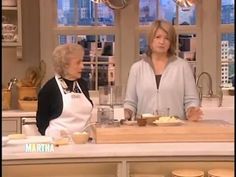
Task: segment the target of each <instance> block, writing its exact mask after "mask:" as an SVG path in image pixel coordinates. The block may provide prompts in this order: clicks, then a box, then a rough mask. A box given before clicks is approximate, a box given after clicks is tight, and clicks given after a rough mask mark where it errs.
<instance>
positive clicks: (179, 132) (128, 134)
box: [95, 120, 234, 144]
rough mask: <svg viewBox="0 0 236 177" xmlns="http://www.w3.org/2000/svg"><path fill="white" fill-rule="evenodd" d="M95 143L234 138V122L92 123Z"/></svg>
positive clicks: (223, 139) (222, 139)
mask: <svg viewBox="0 0 236 177" xmlns="http://www.w3.org/2000/svg"><path fill="white" fill-rule="evenodd" d="M95 138H96V143H98V144H103V143H104V144H105V143H107V144H108V143H111V144H115V143H157V142H233V141H234V126H233V125H231V124H229V123H227V122H225V121H222V120H202V121H199V122H190V121H185V123H184V124H182V125H178V126H157V125H147V126H145V127H139V126H138V125H133V126H128V125H122V126H120V127H95Z"/></svg>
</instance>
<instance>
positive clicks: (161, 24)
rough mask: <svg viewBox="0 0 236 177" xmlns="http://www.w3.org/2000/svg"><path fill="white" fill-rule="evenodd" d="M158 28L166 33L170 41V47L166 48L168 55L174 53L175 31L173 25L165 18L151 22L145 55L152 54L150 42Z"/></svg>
mask: <svg viewBox="0 0 236 177" xmlns="http://www.w3.org/2000/svg"><path fill="white" fill-rule="evenodd" d="M158 29H162V30H164V31H165V32H166V33H167V36H168V39H169V41H170V48H169V49H168V51H167V53H168V56H173V55H175V50H176V32H175V28H174V26H173V25H172V24H171V23H169V22H168V21H165V20H156V21H154V22H153V24H152V26H151V30H150V32H149V36H148V49H147V52H146V53H147V55H148V56H149V57H151V55H152V49H151V47H150V46H151V43H152V42H153V40H154V38H155V35H156V32H157V30H158Z"/></svg>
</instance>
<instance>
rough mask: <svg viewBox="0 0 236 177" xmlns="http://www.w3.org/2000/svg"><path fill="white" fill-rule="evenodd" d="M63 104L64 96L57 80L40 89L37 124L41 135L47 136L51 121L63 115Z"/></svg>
mask: <svg viewBox="0 0 236 177" xmlns="http://www.w3.org/2000/svg"><path fill="white" fill-rule="evenodd" d="M62 104H63V103H62V95H61V93H60V90H59V88H58V85H57V83H56V80H55V78H53V79H51V80H49V81H48V82H47V83H46V84H45V85H44V86H43V87H42V88H41V89H40V91H39V94H38V109H37V112H36V124H37V127H38V131H39V132H40V133H41V135H45V131H46V129H47V127H48V125H49V122H50V120H52V119H55V118H57V117H58V116H59V115H60V114H61V112H62V107H63V105H62Z"/></svg>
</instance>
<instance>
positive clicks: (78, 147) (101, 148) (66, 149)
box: [2, 136, 234, 161]
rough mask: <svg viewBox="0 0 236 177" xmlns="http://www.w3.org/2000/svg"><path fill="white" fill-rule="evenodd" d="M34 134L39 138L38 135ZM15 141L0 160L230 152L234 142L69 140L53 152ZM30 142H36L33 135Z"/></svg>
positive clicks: (232, 152)
mask: <svg viewBox="0 0 236 177" xmlns="http://www.w3.org/2000/svg"><path fill="white" fill-rule="evenodd" d="M34 138H35V137H34ZM36 138H42V136H41V137H40V136H39V137H36ZM41 140H42V139H41ZM17 141H18V143H10V141H9V142H8V144H7V145H6V146H3V147H2V160H3V161H4V160H23V159H55V158H111V157H112V158H121V157H166V156H168V157H172V156H177V157H178V156H179V157H186V156H207V157H209V156H222V157H227V156H228V157H233V156H234V142H211V143H200V142H199V143H138V144H136V143H132V144H92V143H87V144H72V143H71V144H68V145H61V146H59V147H54V146H53V147H54V148H53V149H54V150H53V152H25V146H26V145H25V142H26V141H25V140H24V143H23V142H20V141H21V140H17ZM22 141H23V140H22ZM29 142H30V141H29ZM33 142H34V143H35V142H36V141H35V139H34V141H33Z"/></svg>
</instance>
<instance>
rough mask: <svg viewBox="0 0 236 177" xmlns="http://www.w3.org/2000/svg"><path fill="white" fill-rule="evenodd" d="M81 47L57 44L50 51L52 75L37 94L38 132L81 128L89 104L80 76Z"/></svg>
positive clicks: (91, 106)
mask: <svg viewBox="0 0 236 177" xmlns="http://www.w3.org/2000/svg"><path fill="white" fill-rule="evenodd" d="M83 55H84V49H83V47H82V46H81V45H78V44H65V45H59V46H57V47H56V48H55V50H54V51H53V56H52V59H53V66H54V69H55V76H54V77H53V78H51V79H50V80H48V81H47V83H46V84H45V85H44V86H43V87H42V88H41V90H40V92H39V94H38V110H37V115H36V120H37V127H38V130H39V132H40V133H41V134H42V135H47V136H51V137H56V136H58V135H59V134H60V132H66V133H72V132H75V131H81V130H82V129H83V128H84V127H85V126H86V125H87V124H88V122H89V120H90V118H91V112H92V108H93V104H92V101H91V100H90V97H89V92H88V88H87V84H86V82H85V81H84V80H83V79H82V78H81V73H82V69H83V62H82V59H83Z"/></svg>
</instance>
